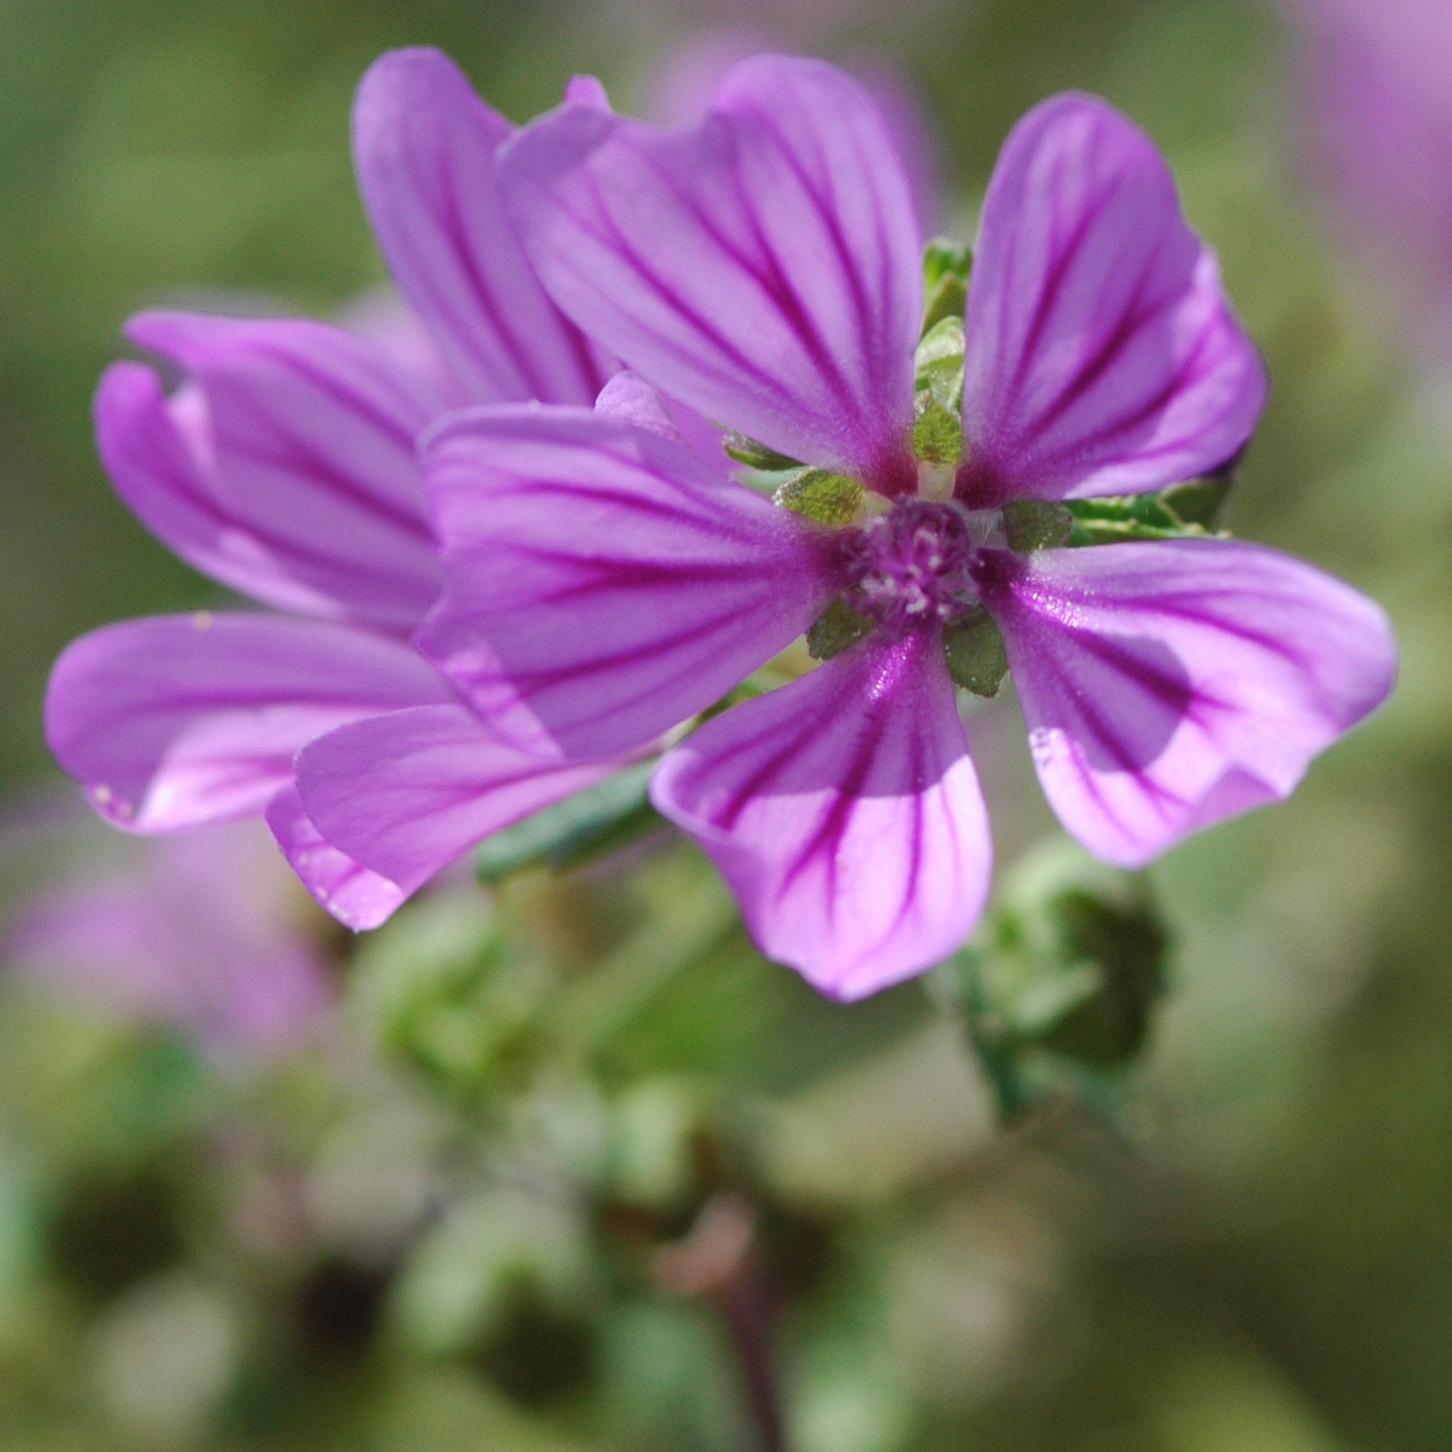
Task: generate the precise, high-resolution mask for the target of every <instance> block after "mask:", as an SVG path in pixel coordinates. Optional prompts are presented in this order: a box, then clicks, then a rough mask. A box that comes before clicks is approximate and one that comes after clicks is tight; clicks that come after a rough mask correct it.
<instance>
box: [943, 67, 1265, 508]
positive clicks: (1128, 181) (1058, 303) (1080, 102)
mask: <svg viewBox="0 0 1452 1452" xmlns="http://www.w3.org/2000/svg"><path fill="white" fill-rule="evenodd" d="M1265 394H1266V380H1265V370H1264V368H1263V367H1262V365H1261V362H1260V358H1259V355H1258V354H1257V353H1256V351H1255V348H1254V345H1253V344H1252V343H1251V342H1250V340H1249V338H1247V337H1246V335H1245V332H1244V330H1243V329H1242V327H1241V326H1240V323H1239V322H1238V320H1237V319H1236V317H1235V314H1234V313H1233V312H1232V311H1231V308H1230V304H1229V302H1228V301H1227V300H1226V297H1225V294H1224V292H1223V291H1222V289H1221V286H1220V277H1219V271H1218V268H1217V266H1216V262H1215V256H1214V254H1213V253H1212V252H1211V251H1210V250H1209V249H1208V248H1207V247H1206V246H1205V245H1204V244H1203V243H1202V242H1201V241H1200V240H1199V239H1198V238H1197V237H1196V236H1195V234H1194V233H1193V232H1191V231H1190V229H1189V227H1188V226H1186V224H1185V221H1184V218H1183V217H1182V215H1181V213H1180V204H1179V199H1178V197H1177V195H1176V192H1175V183H1174V179H1173V177H1171V175H1170V171H1169V168H1168V167H1167V166H1166V165H1165V162H1164V159H1163V158H1162V157H1161V156H1160V154H1159V152H1158V151H1157V150H1156V149H1155V146H1154V143H1153V142H1152V141H1151V140H1150V139H1149V137H1147V136H1146V135H1145V134H1144V133H1143V132H1142V131H1140V130H1139V128H1138V127H1136V126H1134V125H1133V124H1132V123H1131V122H1130V121H1129V120H1127V119H1126V118H1125V117H1124V116H1122V115H1121V114H1120V113H1119V112H1118V111H1116V110H1115V109H1114V108H1113V107H1112V106H1109V105H1108V104H1107V103H1105V102H1103V101H1100V100H1098V99H1096V98H1095V97H1092V96H1081V95H1074V94H1070V95H1064V96H1057V97H1054V98H1053V99H1051V100H1049V101H1045V102H1044V103H1043V104H1042V105H1040V106H1037V107H1035V108H1034V109H1033V110H1032V111H1030V112H1029V113H1028V115H1027V116H1025V117H1024V118H1023V120H1022V121H1020V122H1019V123H1018V125H1017V126H1016V127H1014V130H1013V133H1012V134H1011V135H1010V136H1009V138H1008V141H1007V142H1006V143H1005V145H1004V148H1003V152H1002V154H1001V155H1000V157H999V159H998V165H997V167H996V168H995V169H994V173H993V178H992V180H991V182H990V183H989V187H988V198H987V201H986V202H985V203H984V209H983V226H982V234H981V237H980V240H979V244H978V252H977V256H976V257H975V259H974V264H973V280H972V285H971V286H970V288H969V293H968V354H967V360H966V366H965V372H964V383H963V426H964V433H965V436H966V437H967V439H968V441H969V447H970V450H971V453H970V458H969V463H968V464H967V466H966V467H965V470H964V474H963V477H962V479H961V480H960V485H959V489H960V494H961V495H962V496H963V497H964V498H965V499H966V500H967V501H968V502H969V503H971V504H974V505H990V504H997V503H1001V502H1003V500H1005V499H1008V498H1013V497H1025V496H1034V497H1038V498H1084V497H1087V496H1090V495H1096V494H1128V493H1133V492H1136V491H1140V490H1147V489H1159V488H1162V487H1164V486H1165V485H1167V484H1172V483H1174V482H1176V481H1177V480H1180V479H1188V478H1190V477H1191V476H1193V475H1196V474H1200V473H1204V472H1206V471H1207V470H1210V469H1213V468H1215V467H1216V466H1218V465H1220V464H1223V463H1224V462H1225V461H1226V460H1227V459H1229V458H1230V457H1231V456H1232V455H1234V454H1235V452H1236V451H1237V450H1238V449H1239V448H1240V447H1241V446H1242V445H1243V444H1244V443H1245V441H1246V439H1247V438H1249V437H1250V433H1251V430H1252V429H1253V428H1254V426H1255V421H1256V419H1257V417H1258V416H1259V414H1260V410H1261V407H1262V405H1263V404H1264V402H1265Z"/></svg>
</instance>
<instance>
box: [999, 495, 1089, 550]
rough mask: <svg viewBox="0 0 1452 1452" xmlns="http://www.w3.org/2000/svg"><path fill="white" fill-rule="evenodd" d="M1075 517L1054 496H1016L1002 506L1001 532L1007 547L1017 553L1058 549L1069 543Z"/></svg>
mask: <svg viewBox="0 0 1452 1452" xmlns="http://www.w3.org/2000/svg"><path fill="white" fill-rule="evenodd" d="M1073 530H1074V516H1073V515H1072V514H1071V513H1070V512H1069V510H1068V508H1067V507H1066V506H1065V505H1062V504H1060V503H1058V502H1057V501H1056V500H1053V499H1015V500H1014V501H1013V503H1012V504H1007V505H1005V506H1004V509H1003V533H1004V535H1005V537H1006V538H1007V540H1008V547H1009V549H1011V550H1017V551H1018V552H1019V553H1020V554H1029V553H1031V552H1032V551H1033V550H1050V549H1058V548H1059V547H1060V546H1061V545H1066V544H1068V543H1069V537H1070V535H1071V534H1072V533H1073Z"/></svg>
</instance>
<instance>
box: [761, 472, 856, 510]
mask: <svg viewBox="0 0 1452 1452" xmlns="http://www.w3.org/2000/svg"><path fill="white" fill-rule="evenodd" d="M772 497H773V498H774V499H775V501H776V502H777V503H778V504H780V505H781V506H782V508H784V509H790V510H791V511H792V513H793V514H801V515H804V516H805V517H806V518H807V519H815V520H816V521H817V522H818V523H819V524H848V523H850V522H851V521H852V520H853V519H855V518H856V517H857V511H858V509H859V508H860V507H861V505H862V485H861V484H859V483H858V482H857V480H855V479H854V478H852V476H851V475H850V474H834V473H833V472H832V471H831V470H830V469H815V468H813V469H803V470H802V471H801V472H800V473H799V474H793V475H792V477H791V478H790V479H787V480H785V481H784V482H783V483H782V484H781V485H780V486H778V488H777V491H776V493H775V494H774V495H773V496H772Z"/></svg>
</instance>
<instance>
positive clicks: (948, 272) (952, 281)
mask: <svg viewBox="0 0 1452 1452" xmlns="http://www.w3.org/2000/svg"><path fill="white" fill-rule="evenodd" d="M972 271H973V249H972V248H971V247H966V246H964V245H963V243H961V242H953V241H950V240H949V239H948V238H946V237H934V238H933V239H932V241H930V242H929V243H928V245H927V247H926V248H924V250H923V332H924V333H927V332H929V331H930V330H931V329H932V328H933V327H934V326H935V325H936V324H938V323H940V322H942V321H943V319H944V318H957V319H958V320H959V322H961V321H962V319H963V314H964V312H965V311H966V309H967V306H968V277H969V274H970V273H971V272H972Z"/></svg>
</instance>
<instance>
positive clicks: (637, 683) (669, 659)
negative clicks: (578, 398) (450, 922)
mask: <svg viewBox="0 0 1452 1452" xmlns="http://www.w3.org/2000/svg"><path fill="white" fill-rule="evenodd" d="M424 464H425V471H426V473H427V474H428V478H429V486H430V490H431V492H432V497H433V500H434V507H435V523H436V526H437V528H438V531H439V536H440V539H441V541H442V545H443V550H444V560H445V566H446V570H447V574H448V580H449V583H448V588H447V590H446V592H445V594H444V597H443V599H442V600H441V601H440V603H439V605H438V607H437V608H436V609H435V611H434V612H433V614H432V615H431V616H430V618H429V621H428V623H427V624H426V625H425V627H424V629H423V630H422V631H421V632H420V635H419V646H420V648H421V649H422V650H423V651H424V652H425V653H426V654H427V655H428V656H429V657H430V659H432V660H433V661H434V662H435V664H437V665H438V667H439V669H440V670H442V671H443V672H444V674H445V675H447V676H448V677H449V678H450V680H452V681H453V683H454V685H455V686H456V687H457V689H458V690H459V691H460V692H461V693H462V694H463V695H464V697H465V698H466V699H467V700H468V701H469V702H470V704H472V705H473V706H474V708H475V709H476V710H477V711H478V712H479V714H480V715H481V716H482V717H483V718H484V720H485V722H486V724H487V725H488V726H489V727H490V729H491V730H494V731H496V732H497V733H498V734H499V735H501V736H502V737H504V738H505V739H507V740H509V741H511V742H512V743H513V744H515V745H517V746H519V747H522V748H524V749H527V750H533V751H537V752H542V753H545V754H563V755H566V756H573V757H582V758H588V757H602V756H612V755H615V754H617V753H619V752H622V751H628V750H631V749H632V748H634V747H637V746H641V745H644V744H645V743H646V742H648V741H651V740H653V739H654V738H655V737H657V736H659V735H660V733H661V732H662V731H665V730H668V729H669V728H670V727H672V726H674V725H676V724H677V723H678V722H680V721H683V720H685V719H686V718H687V717H688V716H691V715H693V714H694V713H695V712H697V711H700V710H702V709H704V708H705V707H706V706H709V705H710V704H711V703H712V702H713V701H715V700H717V699H718V698H719V697H720V696H722V695H723V694H724V693H725V692H726V691H728V690H730V689H731V688H732V687H733V686H735V685H736V684H737V682H739V681H740V680H741V678H742V677H743V676H745V675H747V674H749V673H750V672H751V671H752V670H754V669H755V668H756V667H757V666H759V665H761V664H762V663H763V662H764V661H766V660H768V659H769V658H770V657H771V656H773V655H774V654H776V652H777V651H779V650H781V649H782V648H783V647H785V646H786V645H788V644H790V643H791V641H792V640H793V639H795V638H796V637H797V636H798V635H800V634H801V632H802V631H804V630H805V629H806V628H807V627H808V626H809V625H810V624H811V622H812V621H813V619H815V618H816V616H817V614H818V613H819V612H820V611H821V609H822V608H823V607H824V606H825V605H826V603H827V601H828V599H829V598H830V597H831V594H832V592H833V587H832V584H831V582H830V579H829V573H830V572H829V570H828V568H827V565H826V562H825V559H824V553H825V551H824V545H823V540H822V537H821V535H820V534H819V533H818V531H817V530H816V528H814V527H812V526H809V525H807V524H806V523H805V522H804V521H802V520H801V519H799V518H798V517H797V516H796V515H794V514H791V513H789V512H788V511H787V510H784V509H777V508H775V507H774V506H773V505H772V504H770V503H769V502H768V501H767V500H766V499H764V498H763V497H762V496H760V495H758V494H754V493H752V491H751V490H749V489H746V488H744V487H743V486H741V485H739V484H735V483H733V482H732V481H731V480H730V479H728V478H726V477H725V476H724V475H719V474H716V473H714V472H713V471H712V470H711V469H709V468H708V467H706V465H704V464H703V463H702V462H701V461H700V460H699V459H698V458H696V457H695V456H694V455H693V454H690V453H688V452H687V451H686V450H685V449H683V448H681V447H679V446H678V445H675V444H672V443H671V442H670V441H669V440H667V439H663V438H661V437H659V436H658V435H657V434H654V433H651V432H648V431H646V430H644V429H638V428H634V427H632V426H631V425H629V424H627V423H624V422H622V421H620V420H619V419H612V418H609V417H602V416H601V415H599V414H593V413H586V412H583V411H581V410H575V409H492V410H479V411H477V412H475V413H473V414H458V415H454V416H453V417H452V418H451V419H450V420H449V421H447V422H446V423H444V424H443V425H442V426H441V427H440V428H439V429H438V430H437V431H436V432H435V433H434V434H433V435H432V436H431V437H430V439H429V441H428V442H427V444H426V448H425V459H424Z"/></svg>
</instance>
